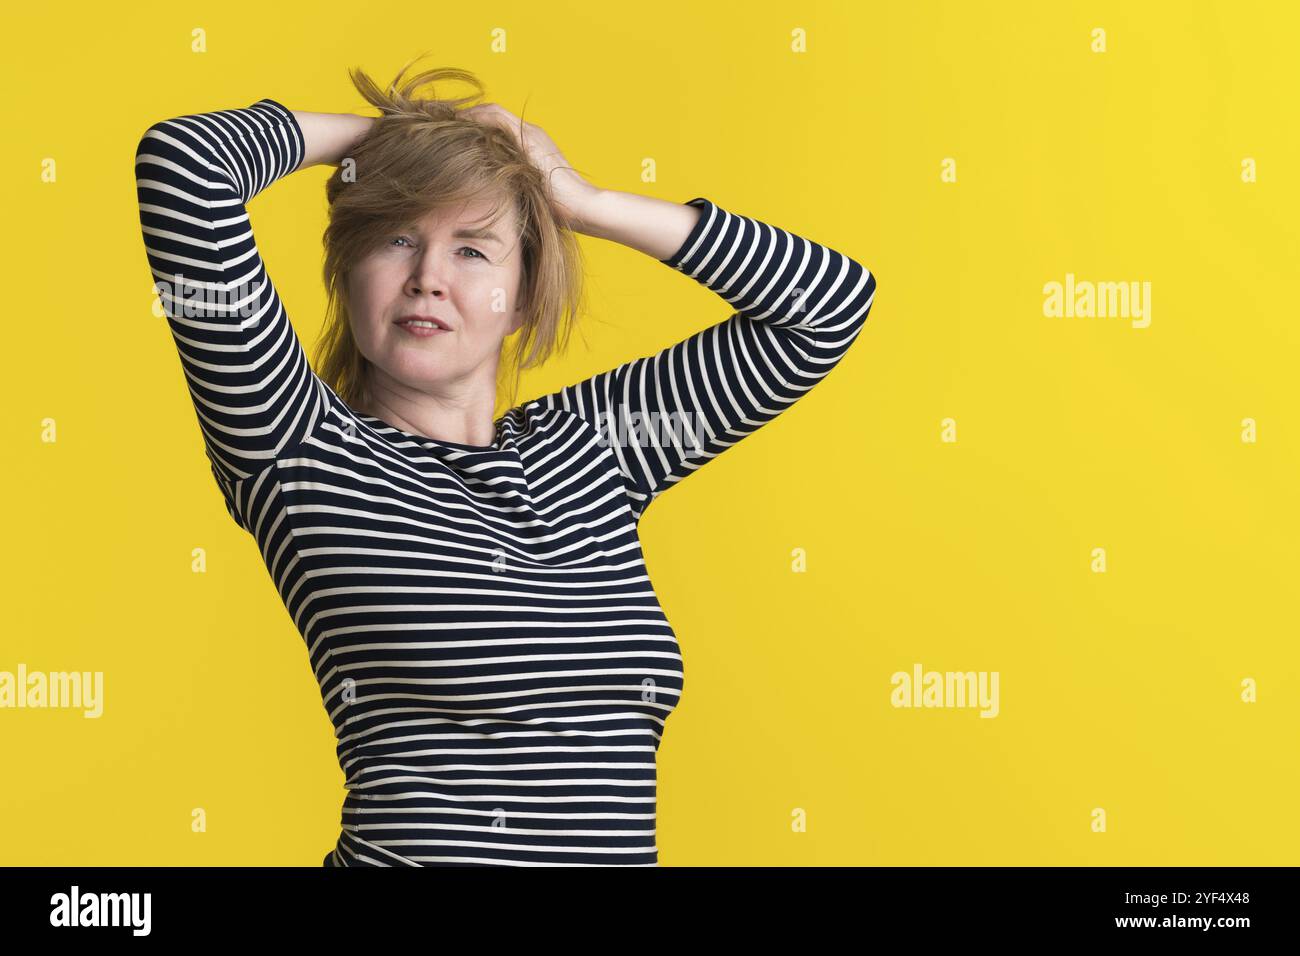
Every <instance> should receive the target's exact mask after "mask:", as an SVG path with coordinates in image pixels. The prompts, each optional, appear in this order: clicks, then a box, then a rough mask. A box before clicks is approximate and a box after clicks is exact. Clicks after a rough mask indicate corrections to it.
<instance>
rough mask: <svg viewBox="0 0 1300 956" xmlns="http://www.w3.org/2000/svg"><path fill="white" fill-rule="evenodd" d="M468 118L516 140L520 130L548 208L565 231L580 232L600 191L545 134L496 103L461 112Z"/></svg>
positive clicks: (538, 127) (472, 107) (518, 138)
mask: <svg viewBox="0 0 1300 956" xmlns="http://www.w3.org/2000/svg"><path fill="white" fill-rule="evenodd" d="M461 112H462V113H463V114H465V115H466V116H468V117H469V118H470V119H473V120H476V121H478V122H480V123H491V124H493V125H495V126H499V127H501V128H502V129H504V130H505V131H506V132H508V133H510V134H511V136H513V137H514V139H515V142H519V141H520V130H521V129H522V131H523V132H522V135H523V142H522V144H521V145H522V146H523V149H524V152H525V153H526V154H527V156H528V158H529V160H530V161H531V162H532V164H533V165H534V166H536V167H537V168H538V169H539V170H541V173H542V178H543V179H544V180H546V182H547V183H548V185H549V188H550V192H551V205H552V207H553V208H554V209H555V212H556V215H557V217H558V218H559V219H560V221H561V222H562V223H563V224H564V226H565V227H566V228H568V229H572V230H574V231H575V232H582V231H583V226H584V219H585V215H586V210H588V209H590V208H591V204H592V203H593V202H594V201H595V198H596V196H597V195H598V194H599V193H600V190H599V189H598V188H596V187H595V186H593V185H592V184H591V183H589V182H587V181H586V180H585V179H583V178H582V177H581V176H580V175H578V172H577V170H575V169H574V168H573V167H571V166H570V165H569V161H568V160H567V159H565V158H564V154H563V153H561V152H560V147H559V146H557V145H555V141H554V140H553V139H551V137H550V136H548V135H547V133H546V131H545V130H544V129H542V128H541V127H540V126H537V125H535V124H533V123H525V122H523V121H522V120H521V119H520V118H519V117H518V116H516V115H515V114H514V113H511V112H510V111H509V110H507V109H506V108H505V107H503V106H500V105H498V104H496V103H480V104H479V105H478V106H471V107H468V108H466V109H463V110H461Z"/></svg>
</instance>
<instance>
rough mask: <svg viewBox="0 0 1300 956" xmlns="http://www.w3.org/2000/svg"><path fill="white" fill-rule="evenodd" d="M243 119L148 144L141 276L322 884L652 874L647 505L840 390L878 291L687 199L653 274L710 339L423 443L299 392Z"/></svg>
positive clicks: (660, 699) (314, 392) (272, 121)
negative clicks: (242, 562) (315, 825)
mask: <svg viewBox="0 0 1300 956" xmlns="http://www.w3.org/2000/svg"><path fill="white" fill-rule="evenodd" d="M303 153H304V139H303V133H302V130H301V128H300V127H299V126H298V123H297V121H296V119H295V118H294V117H293V115H292V114H291V113H290V112H289V110H288V109H286V108H285V107H284V106H283V105H281V104H280V103H278V102H276V101H274V100H271V99H263V100H259V101H258V102H256V103H254V104H252V105H251V106H248V107H246V108H241V109H229V110H222V111H216V112H210V113H203V114H196V115H187V116H179V117H176V118H173V119H168V120H164V121H161V122H158V123H155V124H154V125H152V126H150V127H149V129H148V130H147V131H146V132H145V133H144V135H143V136H142V137H141V139H140V143H139V146H138V148H137V151H136V178H137V195H138V199H139V206H140V225H141V230H142V232H143V236H144V245H145V251H146V255H147V257H148V260H149V266H150V269H151V270H152V271H153V275H154V278H155V280H156V288H157V289H158V291H159V298H160V301H161V303H162V305H163V308H164V310H165V313H166V317H167V322H168V325H169V327H170V329H171V333H172V336H173V338H174V340H175V344H176V348H177V350H178V352H179V356H180V362H181V368H182V370H183V372H184V374H185V380H186V384H187V386H188V388H189V393H190V397H191V399H192V401H193V404H194V410H195V412H196V413H197V416H198V423H199V428H200V430H201V432H202V436H203V442H204V446H205V449H206V453H207V457H208V459H209V461H210V462H211V466H212V474H213V476H214V478H215V479H216V483H217V487H218V488H219V489H220V491H221V494H222V496H223V498H224V500H225V505H226V509H227V511H228V512H229V514H230V517H231V518H232V519H233V520H234V521H235V522H236V523H237V524H238V525H239V526H240V527H241V528H243V529H245V530H247V531H248V532H249V534H250V535H251V536H252V537H253V539H254V540H255V541H256V543H257V546H258V548H259V550H260V551H261V555H262V560H263V562H264V564H265V566H266V569H267V571H268V572H269V574H270V577H271V580H272V582H273V583H274V585H275V587H276V588H277V590H278V591H279V593H280V596H281V598H282V599H283V601H284V605H285V608H286V609H287V610H288V612H289V614H290V616H291V617H292V619H293V621H294V624H295V625H296V627H297V629H298V631H299V632H300V633H301V635H302V637H303V640H304V641H305V643H306V649H307V655H308V659H309V660H310V663H311V666H312V669H313V671H314V672H315V675H316V678H317V680H318V682H319V684H320V692H321V700H322V702H323V703H324V706H325V710H326V712H327V713H328V714H329V718H330V720H331V722H332V723H333V726H334V730H335V734H336V737H337V741H338V746H337V751H338V759H339V765H340V766H341V768H342V770H343V775H344V779H345V783H344V785H345V788H346V791H347V794H346V797H345V799H344V801H343V806H342V814H341V833H340V835H339V837H338V840H337V843H336V845H335V846H334V847H333V849H331V850H330V851H329V853H328V854H327V855H326V857H325V860H324V864H325V865H326V866H429V865H445V866H460V865H515V866H537V865H573V866H582V865H597V866H608V865H632V866H655V865H657V863H658V847H657V845H656V842H655V796H656V777H655V757H656V752H657V750H658V747H659V742H660V739H661V737H662V734H663V731H664V725H665V722H666V721H667V719H668V716H669V715H670V714H671V713H672V712H673V709H674V708H675V707H676V706H677V703H678V701H679V699H680V696H681V692H682V687H683V675H684V672H683V667H682V658H681V654H680V649H679V647H678V643H677V639H676V637H675V636H674V634H673V630H672V628H671V626H670V625H669V623H668V620H667V618H666V617H665V616H664V613H663V611H662V609H661V608H660V605H659V601H658V599H657V598H656V596H655V592H654V588H653V586H652V584H651V582H650V579H649V577H648V576H647V572H646V566H645V562H644V559H643V556H642V552H641V546H640V539H639V535H638V524H639V522H640V520H641V517H642V515H644V514H645V510H646V508H647V507H648V506H649V504H650V503H651V502H652V501H653V500H654V499H655V498H657V497H658V496H659V495H660V494H662V493H663V492H664V491H666V490H667V489H669V488H671V487H672V486H673V485H675V484H676V483H677V482H679V481H681V480H682V479H683V478H685V477H687V476H688V475H690V474H691V473H692V472H694V471H695V470H696V469H698V468H699V467H700V466H701V465H703V464H706V463H707V462H709V461H711V460H712V459H713V458H715V457H716V456H717V455H719V454H721V453H722V452H723V451H725V450H726V449H728V448H730V447H731V446H732V445H734V444H736V442H738V441H740V440H741V439H742V438H744V437H745V436H746V435H749V434H752V433H753V432H754V431H756V430H757V429H758V428H759V427H761V426H762V425H764V424H766V423H767V422H769V421H771V420H772V419H773V418H775V417H776V416H777V415H779V414H780V413H781V412H782V411H784V410H785V409H786V408H789V407H790V405H791V404H792V403H793V402H795V401H796V400H797V399H798V398H799V397H800V396H801V395H803V394H804V393H805V392H807V391H808V390H809V389H810V388H812V387H813V386H814V385H815V384H816V383H817V382H818V381H820V380H821V379H822V378H823V377H824V376H825V375H826V374H827V373H828V372H829V371H830V370H831V368H833V367H834V365H835V364H836V362H838V361H839V360H840V359H841V358H842V357H843V356H844V354H845V352H846V351H847V350H848V348H849V346H850V345H851V344H852V343H853V341H854V339H855V338H856V337H857V335H858V333H859V332H860V331H861V329H862V326H863V324H864V322H865V321H866V317H867V313H868V310H869V309H870V307H871V304H872V300H873V298H874V292H875V286H876V282H875V278H874V276H873V275H872V274H871V273H870V272H868V271H867V270H866V269H865V268H864V267H863V266H861V265H860V264H859V263H857V262H856V261H854V260H853V259H850V258H848V257H846V256H844V255H841V254H840V253H838V252H835V251H834V250H832V249H829V248H827V247H826V246H824V245H820V244H818V243H816V242H812V241H810V240H808V239H804V238H802V237H799V236H796V235H793V234H791V233H789V232H786V231H784V230H782V229H779V228H775V227H773V226H770V225H767V224H765V223H762V222H760V221H758V220H755V219H751V218H747V217H745V216H741V215H737V214H735V213H731V212H728V211H726V210H724V209H722V208H721V207H719V206H717V205H715V204H714V203H712V202H711V201H709V200H708V199H705V198H703V197H699V198H696V199H692V200H690V203H689V204H690V205H692V206H695V207H698V208H699V209H700V210H701V215H700V217H699V221H698V222H697V223H696V225H695V226H694V227H693V229H692V230H691V233H690V235H689V236H688V237H687V238H686V240H685V242H684V243H683V244H682V246H681V247H680V248H679V249H678V250H677V252H675V253H674V254H673V255H672V256H670V257H669V258H667V259H663V260H660V261H661V262H663V263H664V264H665V265H668V266H670V267H672V268H673V269H675V270H677V271H679V272H682V273H684V274H685V275H687V276H690V277H692V278H694V279H695V280H696V281H698V282H700V283H701V284H703V285H705V286H707V287H708V288H709V289H711V290H713V291H714V292H716V293H717V294H718V295H719V296H721V297H722V298H723V299H724V300H725V301H726V302H727V303H728V304H729V306H730V311H731V314H730V316H729V317H728V318H726V319H725V320H724V321H721V322H719V323H718V324H716V325H713V326H711V327H710V328H706V329H704V330H703V331H701V332H698V333H696V334H694V335H691V336H690V337H688V338H686V339H684V340H683V341H681V342H678V343H676V344H674V345H672V346H669V347H667V348H665V349H663V350H662V351H660V352H659V353H657V354H655V355H650V356H646V357H644V358H637V359H635V360H633V361H629V362H627V363H625V364H623V365H620V366H618V367H617V368H614V369H611V370H609V371H606V372H603V373H601V374H598V375H595V376H592V377H591V378H588V379H586V380H585V381H582V382H578V383H576V384H573V385H570V386H568V387H566V388H563V389H561V390H559V391H556V392H554V393H552V394H548V395H545V396H542V397H540V398H536V399H533V400H531V401H528V402H526V403H523V404H521V405H517V406H516V407H514V408H512V409H510V410H509V411H508V412H506V413H505V414H504V415H502V417H501V418H499V419H498V420H497V421H496V422H495V437H494V440H493V441H492V443H491V444H490V445H483V446H475V445H468V444H461V443H457V442H451V441H443V440H440V439H433V438H428V437H425V436H422V435H417V434H413V433H410V432H406V431H403V430H401V429H398V428H395V427H392V426H390V425H388V424H386V423H385V422H383V421H381V420H379V419H378V418H375V417H373V416H370V415H366V414H361V413H358V412H357V411H355V410H353V409H352V408H350V407H349V406H348V405H346V404H345V403H344V402H343V401H342V400H341V399H340V398H339V396H338V395H337V394H336V393H335V391H334V390H333V389H332V388H331V387H330V386H329V385H328V384H327V383H325V382H324V381H323V380H322V379H320V378H319V377H317V375H316V374H315V373H314V372H313V370H312V369H311V367H310V365H309V364H308V361H307V358H306V355H305V353H304V351H303V348H302V345H301V343H300V342H299V339H298V337H297V335H296V334H295V332H294V329H293V327H292V325H291V324H290V322H289V318H288V316H287V315H286V314H285V310H284V308H283V305H282V303H281V301H280V298H279V296H278V295H277V294H276V290H275V287H274V286H273V284H272V283H271V280H270V278H269V277H268V276H267V274H266V269H265V268H264V265H263V262H262V259H261V256H260V254H259V252H258V249H257V246H256V244H255V242H254V238H253V232H252V228H251V226H250V224H249V218H248V213H247V211H246V205H247V203H248V202H249V201H250V200H251V199H252V198H253V197H254V196H256V195H257V194H258V193H259V192H261V191H262V190H263V189H265V188H266V187H267V186H269V185H270V184H271V183H273V182H275V181H276V180H277V179H279V178H280V177H282V176H285V175H287V174H288V173H290V172H292V171H294V170H295V169H296V168H297V167H298V166H299V164H300V163H301V162H302V158H303Z"/></svg>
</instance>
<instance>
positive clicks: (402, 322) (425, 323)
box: [396, 319, 450, 339]
mask: <svg viewBox="0 0 1300 956" xmlns="http://www.w3.org/2000/svg"><path fill="white" fill-rule="evenodd" d="M396 324H397V326H398V327H399V328H402V329H404V330H406V332H408V333H409V334H411V335H414V336H415V337H416V338H421V339H427V338H428V337H429V336H432V335H444V334H446V333H447V332H448V331H450V330H449V329H445V328H442V327H441V326H439V325H438V324H437V323H436V322H434V321H432V320H430V319H398V320H397V323H396Z"/></svg>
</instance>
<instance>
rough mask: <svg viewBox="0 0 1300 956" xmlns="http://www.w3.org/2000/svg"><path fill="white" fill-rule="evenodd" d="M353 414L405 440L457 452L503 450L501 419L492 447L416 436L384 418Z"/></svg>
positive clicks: (360, 413)
mask: <svg viewBox="0 0 1300 956" xmlns="http://www.w3.org/2000/svg"><path fill="white" fill-rule="evenodd" d="M352 414H354V415H356V416H357V418H359V419H361V420H362V421H364V422H368V423H374V424H375V425H377V426H379V427H380V428H385V429H388V430H389V431H392V432H396V433H397V434H399V435H401V436H402V437H404V438H409V439H411V440H412V441H418V442H425V443H427V444H431V445H443V446H445V447H447V448H454V449H456V450H457V451H469V452H499V451H501V450H502V449H501V447H500V445H501V419H497V420H496V421H495V422H494V423H493V427H494V428H495V429H496V435H497V438H496V441H494V442H493V443H492V444H491V445H467V444H465V443H464V442H458V441H448V440H446V439H444V438H430V437H429V436H428V435H418V434H416V433H415V432H408V431H405V430H403V429H401V428H398V427H397V426H396V425H390V424H388V422H386V421H384V420H383V419H382V418H376V417H375V416H374V415H366V414H364V413H363V412H358V411H356V410H355V409H353V411H352Z"/></svg>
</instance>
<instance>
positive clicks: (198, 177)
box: [135, 99, 326, 527]
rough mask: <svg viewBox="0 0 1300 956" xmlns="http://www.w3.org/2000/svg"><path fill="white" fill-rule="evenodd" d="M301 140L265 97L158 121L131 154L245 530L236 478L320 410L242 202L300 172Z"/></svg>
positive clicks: (195, 388)
mask: <svg viewBox="0 0 1300 956" xmlns="http://www.w3.org/2000/svg"><path fill="white" fill-rule="evenodd" d="M304 148H305V141H304V138H303V133H302V129H301V128H300V127H299V125H298V122H297V120H296V119H295V118H294V116H293V114H292V113H291V112H290V111H289V110H288V109H286V108H285V107H284V106H282V105H281V104H280V103H277V102H275V101H274V100H270V99H263V100H259V101H258V102H256V103H254V104H253V105H252V106H249V107H246V108H243V109H230V110H221V111H217V112H211V113H200V114H194V115H188V116H179V117H176V118H174V119H168V120H163V121H161V122H158V123H155V124H153V125H152V126H150V127H149V129H148V130H146V131H145V133H144V135H143V136H142V137H141V139H140V143H139V145H138V146H137V148H136V154H135V171H136V193H137V197H138V199H139V204H140V228H141V232H142V233H143V236H144V245H145V252H146V254H147V256H148V259H149V267H150V269H151V270H152V271H153V275H154V279H155V287H156V288H157V289H158V290H159V298H160V300H161V302H162V305H163V309H164V311H165V313H166V315H167V322H168V325H169V326H170V328H171V332H172V336H173V338H174V339H175V343H176V347H177V349H178V351H179V355H180V360H181V366H182V369H183V371H184V373H185V378H186V382H187V385H188V387H189V391H190V396H191V398H192V399H193V402H194V409H195V412H196V413H197V415H198V421H199V427H200V429H201V430H202V433H203V441H204V446H205V448H206V451H207V456H208V458H209V460H210V461H211V463H212V473H213V476H214V477H215V478H216V480H217V485H218V487H219V488H220V489H221V492H222V495H223V496H224V498H225V500H226V507H227V510H228V511H229V512H230V515H231V517H232V518H234V519H235V521H236V522H237V523H238V524H240V526H241V527H243V526H244V522H243V521H242V520H241V518H240V516H239V515H238V514H237V506H236V501H235V488H234V486H235V483H237V482H238V481H240V480H241V479H243V478H247V477H249V476H250V475H252V474H255V473H257V472H259V471H261V470H262V469H264V468H267V467H268V466H270V465H271V464H272V463H273V462H274V460H275V456H276V455H277V454H279V453H280V452H281V451H282V450H283V449H285V448H287V447H290V446H292V445H293V444H296V443H298V442H300V441H302V439H303V438H305V437H306V436H307V434H308V433H310V432H311V430H312V429H313V428H314V427H315V425H316V423H317V422H318V421H319V420H320V418H321V416H322V415H323V412H324V408H325V407H326V404H325V394H324V391H323V382H321V380H320V379H318V378H317V376H316V375H315V373H314V372H313V371H312V369H311V366H310V363H309V362H308V361H307V357H306V354H305V353H304V351H303V349H302V345H301V343H300V342H299V340H298V336H297V334H296V333H295V332H294V329H293V326H292V325H291V324H290V323H289V317H288V315H287V314H286V313H285V310H284V308H283V306H282V304H281V302H280V297H279V295H278V294H277V293H276V290H275V286H274V285H273V284H272V283H271V280H270V277H269V276H267V274H266V268H265V266H264V265H263V262H262V257H261V255H260V254H259V252H258V249H257V244H256V242H255V241H254V238H253V231H252V226H251V224H250V222H249V218H248V212H247V209H246V208H245V206H246V204H247V203H248V202H249V201H250V200H251V199H252V198H253V197H254V196H256V195H257V194H258V193H259V192H261V191H262V190H263V189H265V188H266V187H267V186H269V185H270V184H271V183H273V182H275V181H276V180H277V179H280V178H281V177H283V176H286V175H288V174H289V173H290V172H292V171H293V170H295V169H297V168H298V166H299V164H300V163H301V162H302V159H303V155H304Z"/></svg>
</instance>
